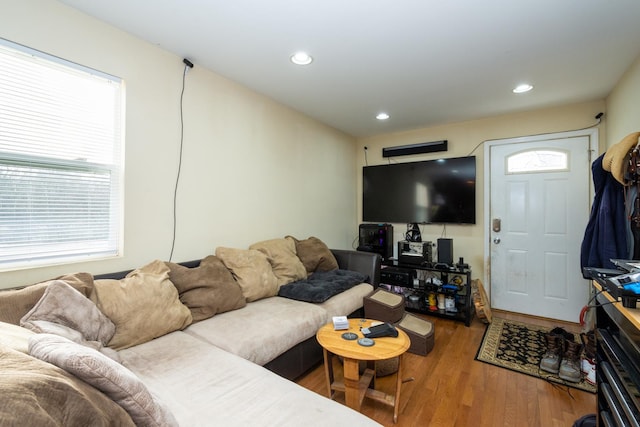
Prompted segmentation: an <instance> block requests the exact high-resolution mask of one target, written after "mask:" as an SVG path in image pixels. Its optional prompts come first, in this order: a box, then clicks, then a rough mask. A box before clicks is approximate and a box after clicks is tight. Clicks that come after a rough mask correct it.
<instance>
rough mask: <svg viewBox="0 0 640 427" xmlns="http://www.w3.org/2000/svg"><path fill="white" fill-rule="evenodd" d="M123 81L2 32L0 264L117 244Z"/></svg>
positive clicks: (32, 262) (102, 250)
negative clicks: (7, 37)
mask: <svg viewBox="0 0 640 427" xmlns="http://www.w3.org/2000/svg"><path fill="white" fill-rule="evenodd" d="M122 105H123V88H122V82H121V81H120V79H119V78H117V77H113V76H109V75H106V74H104V73H101V72H98V71H95V70H92V69H89V68H86V67H83V66H80V65H77V64H74V63H71V62H68V61H65V60H63V59H60V58H57V57H53V56H50V55H47V54H45V53H42V52H39V51H35V50H31V49H29V48H26V47H24V46H19V45H16V44H13V43H11V42H8V41H6V40H2V39H0V269H3V270H7V269H12V268H19V267H25V266H39V265H47V264H54V263H60V262H69V261H76V260H84V259H90V258H98V257H105V256H113V255H117V254H119V251H120V247H119V246H120V229H121V206H120V200H121V174H122V168H121V145H122V121H123V120H122V115H123V114H122Z"/></svg>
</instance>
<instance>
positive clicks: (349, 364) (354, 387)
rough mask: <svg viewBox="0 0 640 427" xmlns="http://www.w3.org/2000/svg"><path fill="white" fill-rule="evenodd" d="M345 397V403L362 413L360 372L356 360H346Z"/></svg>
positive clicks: (344, 365) (344, 364)
mask: <svg viewBox="0 0 640 427" xmlns="http://www.w3.org/2000/svg"><path fill="white" fill-rule="evenodd" d="M343 367H344V397H345V403H346V404H347V406H348V407H349V408H351V409H355V410H356V411H358V412H360V405H361V403H362V401H361V400H360V396H359V394H360V393H359V386H360V372H359V363H358V361H357V360H356V359H349V358H346V357H345V358H344V363H343Z"/></svg>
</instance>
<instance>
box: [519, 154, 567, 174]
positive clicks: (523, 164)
mask: <svg viewBox="0 0 640 427" xmlns="http://www.w3.org/2000/svg"><path fill="white" fill-rule="evenodd" d="M567 170H569V153H568V152H566V151H562V150H530V151H522V152H520V153H516V154H513V155H511V156H509V157H508V158H507V173H526V172H552V171H567Z"/></svg>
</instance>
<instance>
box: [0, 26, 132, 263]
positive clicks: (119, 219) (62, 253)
mask: <svg viewBox="0 0 640 427" xmlns="http://www.w3.org/2000/svg"><path fill="white" fill-rule="evenodd" d="M6 48H8V49H9V50H11V51H13V52H11V55H13V56H16V57H20V56H22V57H23V59H24V60H25V61H30V62H37V63H40V64H47V66H48V67H51V68H55V69H56V70H58V71H60V70H63V71H64V72H68V76H73V75H76V74H77V75H78V76H79V79H78V85H80V83H81V82H85V81H86V80H90V79H94V78H97V79H100V80H99V82H100V84H103V85H104V84H105V83H106V84H117V86H116V87H114V90H113V95H112V98H110V100H111V102H112V104H111V103H110V104H108V105H104V106H103V107H108V106H109V105H110V106H111V107H109V108H108V109H107V108H104V111H109V112H112V114H113V115H112V116H109V117H108V121H109V122H110V123H111V122H113V124H112V126H113V127H112V128H110V131H111V133H109V136H108V137H104V138H103V139H101V138H96V139H95V140H94V141H92V142H89V143H87V145H88V146H90V147H89V148H86V147H83V151H82V153H83V154H84V152H85V151H84V150H90V151H91V150H93V151H92V153H93V154H95V155H96V156H100V161H89V160H87V159H83V158H70V157H69V154H67V156H66V157H65V156H61V155H60V153H61V152H56V153H54V152H55V151H56V150H52V153H51V155H50V156H47V155H43V153H41V152H38V151H37V150H34V152H33V153H32V152H29V147H30V143H31V142H32V141H27V140H26V139H25V140H23V141H18V142H15V140H19V139H20V137H19V136H18V137H13V136H10V132H11V127H10V126H14V127H13V129H15V128H16V126H17V125H16V124H15V123H17V121H18V120H19V119H15V121H14V122H12V124H11V125H9V123H10V121H11V120H12V118H9V116H10V114H8V113H7V114H5V119H6V122H5V123H6V124H7V127H6V129H8V130H7V136H6V140H5V139H3V136H2V132H3V128H2V112H3V111H5V113H6V111H9V108H7V109H6V110H0V171H4V172H5V173H8V174H9V176H14V177H17V178H16V179H15V182H12V181H11V180H10V179H9V180H6V181H5V183H8V184H7V185H6V186H3V185H0V215H3V214H5V215H9V213H8V212H9V211H10V209H11V208H10V207H8V205H9V202H10V201H11V200H12V196H15V195H16V194H17V193H14V194H9V193H8V189H10V188H12V187H13V186H19V185H21V184H24V183H28V182H29V179H30V178H24V176H26V175H27V174H28V173H33V176H34V178H32V181H33V182H35V183H44V182H46V180H47V178H49V177H54V178H56V179H57V178H58V175H56V174H59V176H61V177H62V178H63V179H64V181H63V185H62V186H61V188H66V187H65V186H71V187H75V188H79V189H81V190H87V189H91V188H93V187H92V185H94V186H98V185H102V187H100V188H101V189H106V190H105V191H103V192H101V193H100V197H101V199H99V203H100V207H101V208H102V210H101V211H100V217H99V218H100V220H103V223H104V220H106V221H107V223H106V225H101V226H98V225H96V224H98V222H99V221H96V220H95V218H97V216H96V215H95V214H94V213H93V211H92V208H93V207H94V206H93V205H90V206H88V207H85V208H84V210H83V209H82V207H80V206H79V205H78V206H76V205H74V204H68V205H64V206H63V207H65V208H69V207H70V208H71V209H70V210H69V212H71V213H70V214H68V215H69V217H68V218H66V217H65V218H64V219H65V220H67V221H69V220H71V219H74V218H76V217H75V214H76V213H81V214H84V217H83V218H82V219H84V220H85V221H88V222H90V223H91V225H90V227H89V228H88V229H87V230H88V232H87V235H91V234H96V235H104V236H106V237H100V238H95V237H93V238H89V237H87V236H84V237H82V235H81V234H82V233H81V232H80V231H73V232H72V233H71V234H70V235H72V236H74V237H75V241H73V240H71V241H66V240H64V241H63V239H61V240H59V241H52V242H48V241H46V240H45V239H44V238H43V240H41V241H39V243H38V242H37V239H36V243H33V242H30V241H29V238H30V236H32V235H33V234H34V233H37V232H31V231H29V232H25V233H22V234H21V232H14V234H12V235H10V236H11V237H13V236H17V235H20V236H24V237H25V239H24V240H23V241H22V242H21V243H16V242H13V243H12V241H11V237H10V238H9V239H6V240H5V241H4V242H2V241H0V271H10V270H16V269H21V268H33V267H45V266H51V265H57V264H66V263H71V262H85V261H93V260H98V259H105V258H111V257H118V256H122V248H123V237H122V235H123V224H124V218H123V201H124V188H123V173H124V167H123V166H124V127H125V113H124V111H125V109H124V106H125V86H124V81H123V80H122V79H121V78H119V77H116V76H112V75H110V74H107V73H104V72H102V71H98V70H95V69H92V68H89V67H86V66H83V65H80V64H77V63H75V62H72V61H67V60H65V59H62V58H59V57H57V56H53V55H50V54H47V53H45V52H41V51H38V50H35V49H32V48H29V47H26V46H23V45H20V44H17V43H14V42H11V41H9V40H6V39H2V38H0V49H2V50H3V52H0V55H4V54H5V53H4V52H6ZM7 73H9V71H7ZM80 79H82V80H80ZM8 81H9V80H7V82H8ZM9 86H10V84H9V83H7V85H6V86H5V88H8V87H9ZM50 89H51V86H50ZM7 90H9V91H10V90H11V89H7ZM16 92H17V91H16ZM33 93H36V92H33ZM2 108H3V107H2V105H0V109H2ZM75 118H76V117H75V116H74V119H75ZM78 119H80V117H78ZM45 122H46V121H44V120H43V121H42V123H41V122H39V123H38V124H39V125H43V126H44V123H45ZM88 124H89V122H88V121H87V122H86V123H84V125H88ZM20 126H22V125H20ZM26 126H28V125H26ZM54 128H55V126H49V127H46V130H47V131H51V130H52V129H54ZM27 129H33V128H32V127H29V128H27ZM53 133H55V132H52V133H51V135H53ZM58 135H60V136H61V137H64V135H65V134H64V133H63V131H62V130H60V131H58ZM90 137H91V134H89V136H88V137H87V138H90ZM11 138H16V139H15V140H14V141H12V140H11ZM83 138H84V137H83ZM94 138H95V134H94ZM51 141H54V139H52V140H48V143H50V144H51ZM96 141H98V142H99V144H98V146H96V147H93V146H92V145H91V144H93V143H95V142H96ZM104 141H109V142H110V143H111V145H109V146H108V147H107V149H106V150H104V146H103V145H102V144H103V143H104ZM4 142H6V144H5V143H4ZM85 142H86V140H85ZM21 143H24V144H23V145H22V146H21V145H20V144H21ZM71 146H73V145H71ZM13 147H16V148H13ZM20 148H22V150H20ZM102 150H104V152H103V151H102ZM40 151H42V150H41V147H40ZM105 153H106V155H105ZM46 154H49V153H46ZM12 169H13V171H12ZM36 170H40V171H42V174H41V175H38V173H37V172H33V171H36ZM27 171H29V172H27ZM12 173H13V175H11V174H12ZM20 175H22V176H20ZM90 175H92V176H95V177H99V178H100V179H101V181H100V182H99V183H98V184H92V180H91V179H89V178H87V177H88V176H90ZM81 176H83V177H84V179H81V178H80V177H81ZM96 182H97V181H96ZM0 184H1V182H0ZM54 186H55V184H53V183H52V184H51V188H54ZM85 187H86V188H85ZM57 190H58V191H61V190H60V188H58V189H57ZM3 191H7V193H5V194H4V195H3V194H2V192H3ZM30 191H31V190H29V189H27V190H24V192H23V193H19V194H18V196H19V197H22V198H23V199H21V201H23V202H25V205H31V202H32V200H29V198H30V196H31V193H30ZM52 193H55V192H52ZM77 194H81V193H80V192H79V193H77ZM86 197H87V196H86V194H85V198H86ZM3 199H4V200H5V202H6V203H7V205H5V207H6V211H5V210H4V209H5V208H3V206H2V200H3ZM95 199H96V200H98V198H97V197H96V198H95ZM62 205H63V202H62V201H60V202H59V203H58V205H56V206H57V207H59V206H62ZM33 206H35V207H32V206H30V207H29V208H20V209H18V208H15V207H14V208H13V213H12V215H13V216H11V217H9V216H6V217H5V218H9V219H8V220H7V221H15V222H14V223H10V222H9V224H10V225H11V224H14V225H15V224H20V216H21V214H22V213H24V212H25V211H27V212H29V213H27V215H31V214H32V212H33V211H34V210H37V209H38V207H39V206H40V205H37V203H36V202H34V203H33ZM29 209H31V211H29ZM72 209H75V210H72ZM52 210H54V209H52ZM19 211H20V212H19ZM65 215H66V214H65ZM34 216H35V215H34ZM47 218H48V219H52V220H55V219H56V218H55V216H54V215H53V214H52V213H51V212H50V211H47V212H46V214H45V215H44V216H40V217H39V219H40V220H43V221H44V222H45V223H46V221H47ZM90 219H93V220H94V222H91V221H90ZM2 220H3V219H2V217H0V229H2V227H3V224H5V223H3V222H2ZM25 222H28V221H25ZM55 225H58V226H59V225H60V223H57V224H55ZM55 225H54V226H52V227H51V228H54V227H55ZM63 225H67V226H68V223H65V224H63ZM5 226H6V224H5ZM19 228H20V225H17V226H16V229H19ZM78 228H80V227H78ZM14 231H15V229H14ZM30 233H31V234H30ZM50 234H51V235H55V234H56V233H50ZM7 241H8V242H9V243H5V242H7ZM30 248H32V249H33V251H29V249H30Z"/></svg>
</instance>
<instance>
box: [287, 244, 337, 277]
mask: <svg viewBox="0 0 640 427" xmlns="http://www.w3.org/2000/svg"><path fill="white" fill-rule="evenodd" d="M285 238H286V239H289V240H292V241H294V242H295V244H296V254H297V255H298V258H300V261H302V264H303V265H304V267H305V268H306V269H307V273H309V274H310V273H313V272H315V271H330V270H336V269H337V268H338V261H336V258H335V257H334V256H333V254H332V253H331V250H330V249H329V247H328V246H327V245H326V244H325V243H324V242H323V241H322V240H320V239H318V238H317V237H309V238H308V239H305V240H298V239H296V238H295V237H293V236H287V237H285Z"/></svg>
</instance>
